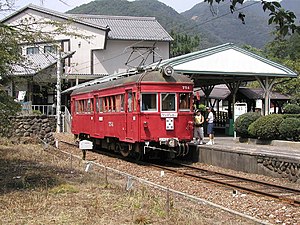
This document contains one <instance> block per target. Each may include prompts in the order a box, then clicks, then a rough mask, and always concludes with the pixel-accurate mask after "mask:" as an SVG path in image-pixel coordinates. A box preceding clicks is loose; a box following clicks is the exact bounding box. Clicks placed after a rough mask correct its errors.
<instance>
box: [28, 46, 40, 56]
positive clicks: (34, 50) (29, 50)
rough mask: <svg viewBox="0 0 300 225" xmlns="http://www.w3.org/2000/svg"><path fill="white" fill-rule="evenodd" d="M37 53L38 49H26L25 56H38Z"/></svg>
mask: <svg viewBox="0 0 300 225" xmlns="http://www.w3.org/2000/svg"><path fill="white" fill-rule="evenodd" d="M38 53H39V48H38V47H28V48H26V54H27V55H33V54H38Z"/></svg>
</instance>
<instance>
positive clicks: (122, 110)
mask: <svg viewBox="0 0 300 225" xmlns="http://www.w3.org/2000/svg"><path fill="white" fill-rule="evenodd" d="M124 105H125V101H124V94H122V95H121V112H124Z"/></svg>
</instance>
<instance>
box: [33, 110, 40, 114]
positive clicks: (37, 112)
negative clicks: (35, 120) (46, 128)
mask: <svg viewBox="0 0 300 225" xmlns="http://www.w3.org/2000/svg"><path fill="white" fill-rule="evenodd" d="M32 114H33V115H42V112H41V111H40V110H32Z"/></svg>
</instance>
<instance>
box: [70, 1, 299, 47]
mask: <svg viewBox="0 0 300 225" xmlns="http://www.w3.org/2000/svg"><path fill="white" fill-rule="evenodd" d="M199 2H200V0H199ZM182 4H184V1H182ZM281 4H282V6H283V7H285V8H286V9H290V10H291V11H294V12H295V13H296V15H297V16H298V18H300V1H299V0H283V1H282V2H281ZM229 5H230V3H229V0H228V1H225V2H223V3H220V4H219V5H218V4H216V5H214V6H213V7H212V8H211V7H210V6H209V4H208V3H206V2H201V3H199V4H197V5H195V6H194V7H193V8H191V9H190V10H188V11H186V12H184V13H182V14H179V13H178V12H176V11H175V10H174V9H173V8H171V7H169V6H167V5H165V4H163V3H161V2H159V1H157V0H136V1H133V2H128V1H127V0H96V1H93V2H90V3H88V4H84V5H81V6H79V7H76V8H74V9H72V10H70V11H69V12H68V13H84V14H94V15H97V14H98V15H117V16H122V15H123V16H151V17H156V19H157V20H158V21H159V22H160V23H161V24H162V26H163V27H164V28H165V29H166V30H167V31H168V32H171V31H176V32H179V33H184V34H188V35H199V36H200V46H199V48H207V47H211V46H215V45H218V44H221V43H227V42H232V43H235V44H237V45H244V44H247V45H251V46H253V47H256V48H262V47H263V46H264V45H265V44H266V43H268V42H269V41H271V40H273V38H274V37H273V36H272V31H274V27H272V26H269V25H268V13H266V12H264V11H263V9H262V6H261V3H260V1H247V2H245V4H244V5H242V6H239V10H238V11H237V12H234V13H233V14H231V13H230V10H229ZM239 12H242V13H244V14H245V15H246V17H245V24H242V21H241V20H240V19H238V13H239ZM298 21H299V19H298Z"/></svg>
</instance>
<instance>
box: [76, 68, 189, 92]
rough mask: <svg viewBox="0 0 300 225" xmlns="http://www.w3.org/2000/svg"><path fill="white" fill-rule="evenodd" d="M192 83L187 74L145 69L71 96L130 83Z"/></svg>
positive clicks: (81, 89)
mask: <svg viewBox="0 0 300 225" xmlns="http://www.w3.org/2000/svg"><path fill="white" fill-rule="evenodd" d="M144 82H145V83H164V82H165V83H192V80H191V79H190V78H189V77H188V76H186V75H181V74H177V73H175V72H174V73H173V74H172V75H171V76H165V75H163V73H162V72H160V71H145V72H142V73H139V74H136V75H131V76H128V77H125V78H120V79H116V80H112V81H108V82H105V83H100V84H93V85H91V86H86V87H82V88H78V89H75V90H74V91H73V92H72V94H71V96H73V95H78V94H85V93H89V92H93V91H96V90H101V89H107V88H112V87H113V88H114V87H119V86H122V85H126V84H130V83H144Z"/></svg>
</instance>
